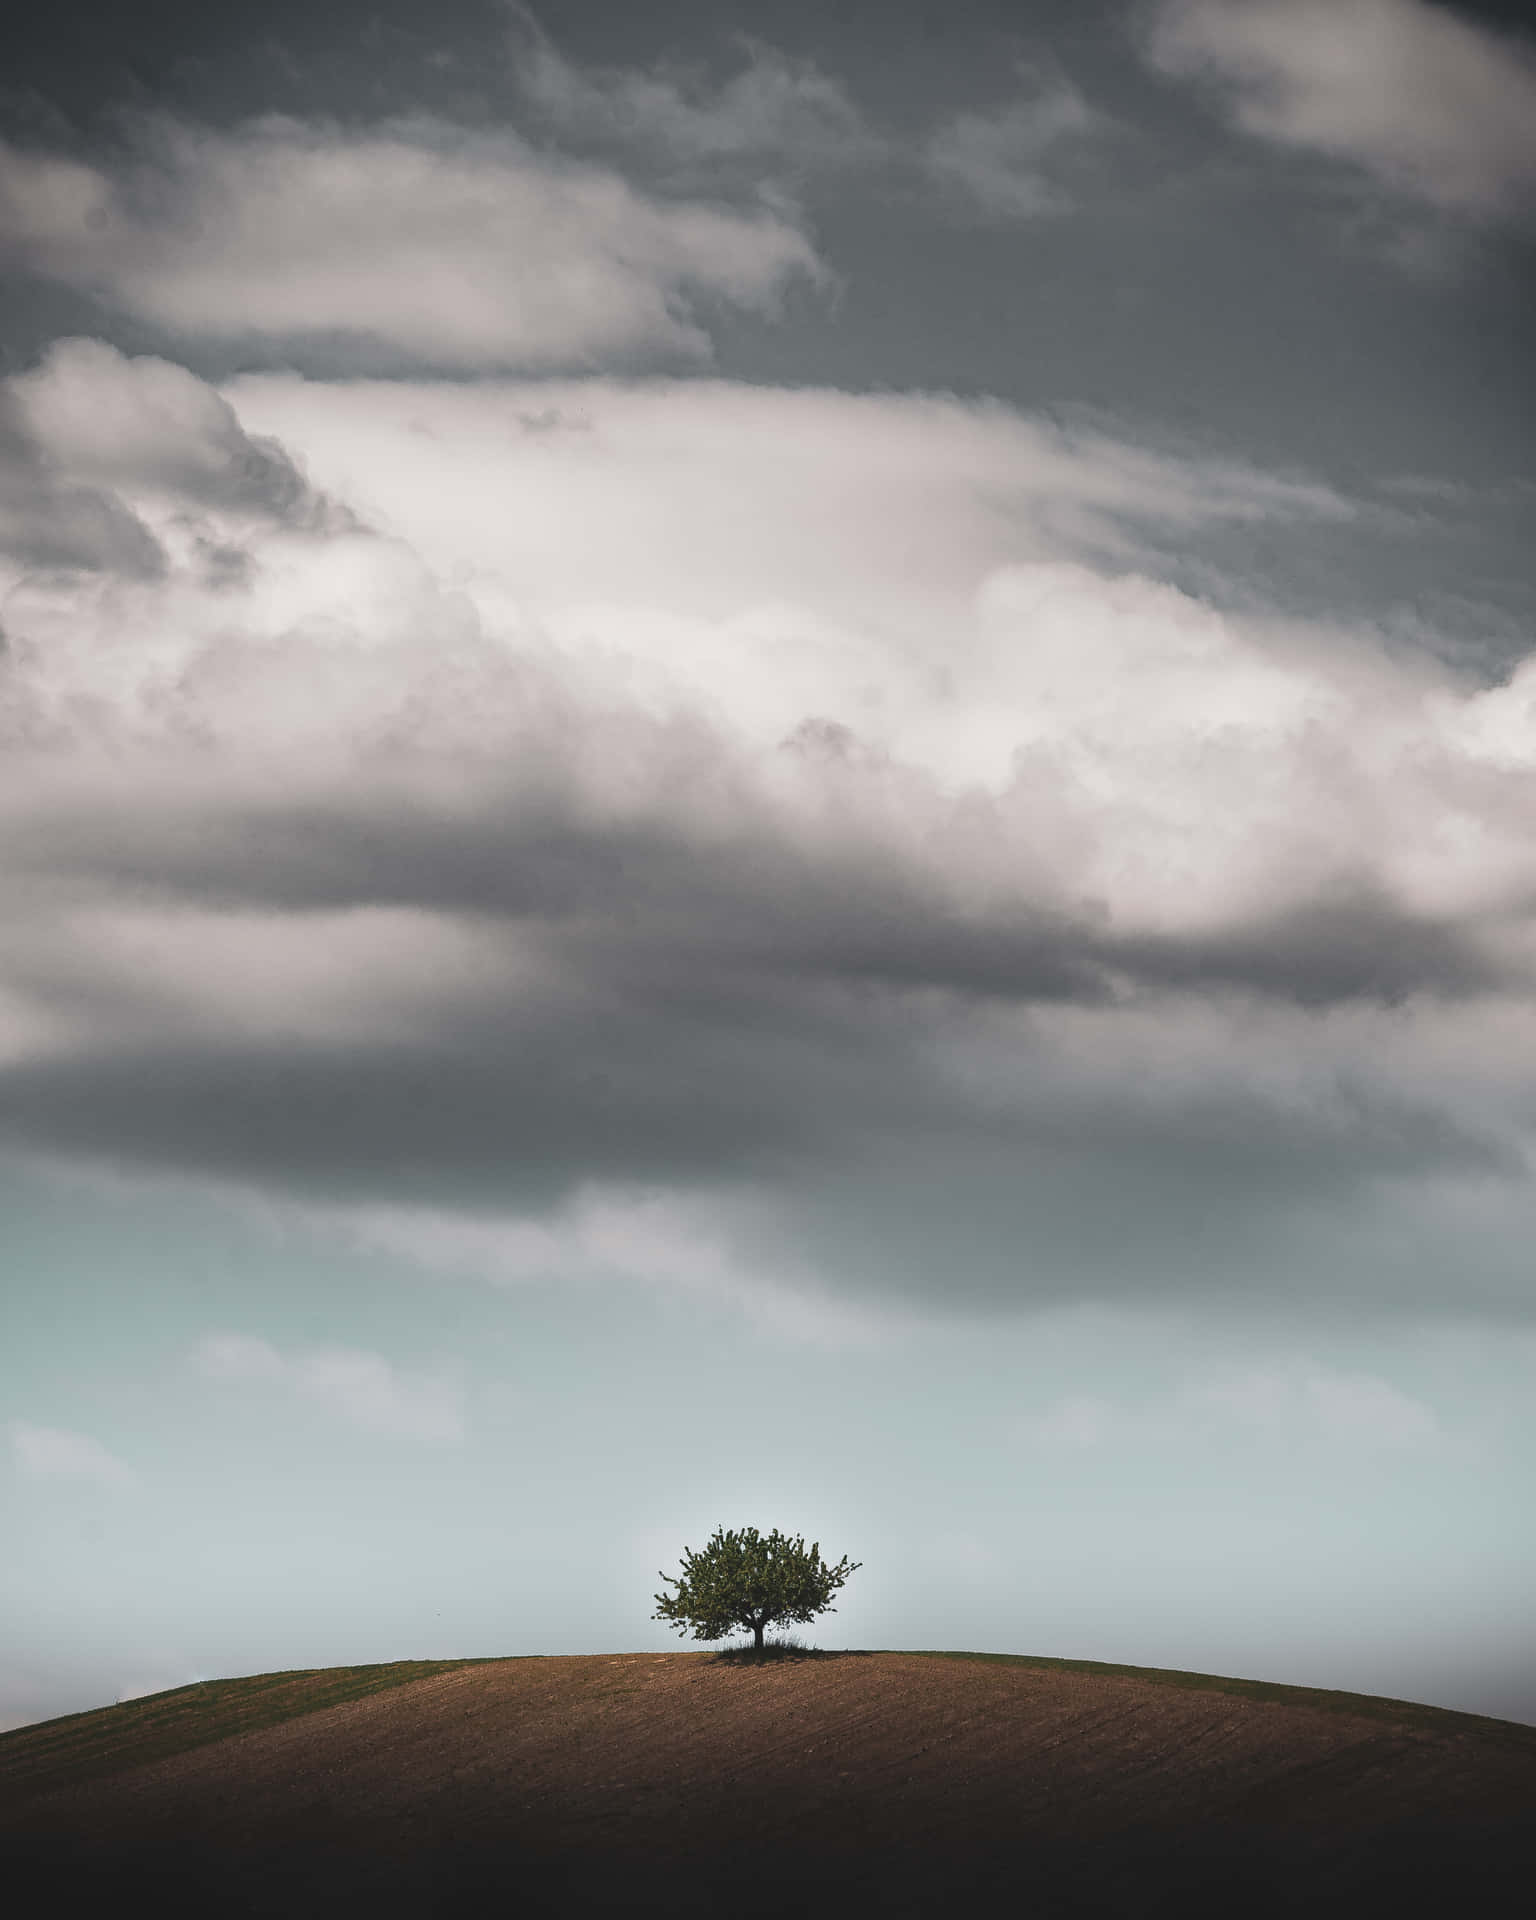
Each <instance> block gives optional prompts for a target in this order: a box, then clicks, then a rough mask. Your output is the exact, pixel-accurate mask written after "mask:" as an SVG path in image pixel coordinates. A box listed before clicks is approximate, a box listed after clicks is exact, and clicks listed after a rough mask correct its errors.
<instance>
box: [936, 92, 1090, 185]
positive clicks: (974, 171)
mask: <svg viewBox="0 0 1536 1920" xmlns="http://www.w3.org/2000/svg"><path fill="white" fill-rule="evenodd" d="M1026 78H1028V76H1026ZM1105 124H1106V123H1105V122H1104V121H1103V119H1102V118H1101V116H1100V115H1098V114H1097V113H1095V112H1094V111H1093V110H1092V108H1090V107H1089V105H1088V103H1087V101H1086V100H1084V98H1083V96H1082V94H1081V93H1080V92H1079V91H1078V90H1077V88H1076V87H1075V86H1073V85H1072V83H1071V82H1070V81H1069V80H1067V79H1066V78H1065V77H1064V76H1056V77H1052V78H1051V79H1049V80H1048V81H1047V82H1046V83H1045V84H1043V85H1041V84H1038V83H1037V84H1034V85H1032V86H1031V87H1030V88H1029V90H1028V92H1027V93H1026V94H1025V95H1024V97H1022V98H1020V99H1017V100H1011V101H1007V102H1005V103H1004V104H1003V105H1001V106H998V107H993V108H987V109H976V110H973V111H970V112H966V113H959V114H956V115H955V116H954V117H953V118H952V119H950V120H948V121H946V122H945V123H944V124H943V125H942V126H940V127H939V128H938V129H937V130H936V131H935V132H934V133H933V134H932V135H931V136H930V138H929V140H928V143H927V145H926V147H925V149H924V154H923V160H924V165H925V167H926V169H927V172H928V174H929V176H930V177H931V178H932V179H933V180H934V181H935V182H936V183H937V184H938V185H939V186H940V187H942V188H943V189H945V190H946V191H947V192H949V193H950V194H952V195H954V196H956V197H958V198H959V200H960V201H961V202H962V203H963V204H965V205H967V206H968V207H970V208H971V209H972V210H976V211H980V212H981V213H982V214H984V215H986V216H987V217H988V218H991V219H997V220H1032V219H1037V218H1039V217H1040V216H1042V215H1046V214H1056V213H1062V212H1065V211H1066V210H1067V209H1068V208H1069V207H1071V205H1072V195H1071V193H1070V192H1069V191H1068V190H1067V188H1066V186H1065V185H1064V184H1063V181H1062V180H1061V178H1060V177H1059V176H1060V171H1061V170H1060V165H1059V161H1060V153H1061V149H1062V148H1063V147H1070V146H1071V145H1072V144H1073V143H1076V142H1080V141H1082V140H1083V139H1084V138H1085V137H1088V136H1092V135H1096V134H1098V133H1099V132H1100V131H1101V130H1102V129H1103V127H1104V125H1105Z"/></svg>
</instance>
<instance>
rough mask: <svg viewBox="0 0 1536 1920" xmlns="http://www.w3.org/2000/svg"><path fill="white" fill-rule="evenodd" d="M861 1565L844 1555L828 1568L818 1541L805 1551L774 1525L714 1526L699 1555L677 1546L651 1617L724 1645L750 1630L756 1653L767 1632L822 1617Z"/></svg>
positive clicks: (799, 1542)
mask: <svg viewBox="0 0 1536 1920" xmlns="http://www.w3.org/2000/svg"><path fill="white" fill-rule="evenodd" d="M862 1565H863V1562H862V1561H859V1560H853V1561H850V1560H849V1558H848V1556H847V1555H846V1554H844V1556H843V1558H842V1559H841V1560H840V1561H839V1562H838V1563H837V1565H836V1566H835V1567H834V1566H831V1565H829V1564H828V1563H826V1562H825V1561H823V1559H822V1557H821V1544H820V1542H819V1541H818V1542H815V1543H814V1544H813V1545H812V1546H811V1547H810V1548H809V1549H807V1547H806V1544H805V1541H804V1539H803V1538H802V1537H801V1536H800V1535H798V1534H797V1535H796V1536H795V1538H794V1539H793V1540H791V1539H790V1538H789V1536H788V1535H787V1534H783V1533H780V1532H779V1530H778V1528H777V1527H775V1528H774V1530H773V1532H772V1533H770V1534H766V1535H764V1534H760V1533H759V1532H758V1530H757V1528H756V1527H742V1528H740V1529H738V1530H737V1531H735V1532H733V1533H727V1532H726V1530H725V1529H724V1528H723V1527H716V1529H715V1531H714V1533H713V1535H712V1536H711V1537H710V1540H709V1544H708V1545H707V1546H705V1547H704V1548H702V1549H701V1551H700V1552H698V1553H693V1552H691V1551H690V1550H689V1549H688V1548H686V1547H685V1548H684V1549H683V1570H682V1573H681V1574H670V1573H664V1574H662V1575H661V1578H662V1579H663V1580H664V1581H665V1582H666V1583H667V1585H668V1586H670V1587H676V1589H677V1591H676V1592H675V1593H670V1594H662V1593H658V1594H657V1595H656V1596H655V1597H656V1600H657V1602H658V1605H657V1609H656V1612H655V1613H653V1614H652V1615H651V1618H652V1619H653V1620H669V1621H671V1622H672V1623H673V1624H674V1625H675V1626H676V1627H677V1630H678V1632H679V1633H687V1632H688V1631H689V1630H690V1629H691V1630H692V1633H693V1637H694V1639H695V1640H723V1639H724V1638H725V1637H726V1635H727V1634H729V1633H732V1632H734V1631H735V1630H736V1629H738V1628H749V1629H750V1630H751V1632H752V1636H753V1645H754V1646H755V1648H756V1650H757V1651H758V1652H759V1653H761V1651H762V1647H763V1629H764V1628H765V1627H768V1626H771V1625H773V1624H774V1623H775V1622H777V1621H781V1620H796V1621H804V1620H813V1619H814V1618H815V1617H816V1615H817V1614H819V1613H826V1612H827V1611H829V1610H830V1609H831V1607H832V1596H833V1594H835V1593H836V1592H837V1591H838V1590H839V1589H840V1588H841V1587H842V1585H843V1583H844V1582H845V1581H846V1580H847V1579H848V1576H849V1575H850V1574H852V1573H856V1572H857V1571H858V1569H859V1567H860V1566H862Z"/></svg>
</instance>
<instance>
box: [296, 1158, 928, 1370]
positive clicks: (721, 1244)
mask: <svg viewBox="0 0 1536 1920" xmlns="http://www.w3.org/2000/svg"><path fill="white" fill-rule="evenodd" d="M734 1212H735V1209H734V1208H733V1207H732V1206H731V1205H730V1204H729V1203H727V1204H724V1205H722V1204H721V1203H720V1202H719V1201H718V1200H716V1201H713V1202H711V1201H710V1200H708V1199H705V1198H699V1197H689V1196H687V1195H684V1194H680V1193H675V1192H668V1191H666V1190H661V1189H653V1190H651V1191H644V1190H639V1191H637V1190H633V1189H630V1190H621V1189H611V1188H604V1187H602V1186H600V1185H596V1184H589V1185H586V1186H583V1187H582V1188H580V1189H578V1191H577V1192H576V1193H574V1194H573V1195H572V1196H571V1198H570V1199H569V1200H568V1201H567V1202H566V1203H565V1204H564V1205H563V1206H562V1207H561V1208H560V1209H559V1210H558V1212H557V1213H556V1214H555V1215H554V1216H553V1217H551V1218H547V1219H539V1220H518V1219H515V1218H506V1217H502V1218H497V1217H495V1216H490V1217H484V1216H481V1217H474V1218H470V1217H466V1216H464V1215H462V1214H457V1213H453V1212H447V1211H435V1210H429V1209H425V1208H409V1207H392V1206H388V1205H372V1206H360V1207H350V1208H345V1209H336V1210H334V1211H329V1212H326V1211H320V1210H310V1211H309V1212H308V1213H306V1214H305V1215H303V1216H302V1217H303V1218H305V1219H306V1220H307V1221H308V1222H309V1223H310V1224H311V1225H312V1226H314V1227H316V1228H318V1229H319V1230H320V1231H322V1232H325V1233H329V1234H339V1235H341V1236H342V1237H344V1238H346V1239H349V1240H352V1241H354V1242H355V1243H357V1244H360V1245H361V1246H363V1247H364V1248H368V1249H372V1250H375V1251H377V1252H381V1253H387V1254H390V1255H392V1256H394V1257H395V1258H401V1259H406V1260H410V1261H412V1262H414V1263H416V1264H417V1265H419V1266H422V1267H425V1268H427V1269H429V1270H432V1271H436V1272H439V1273H450V1274H463V1275H467V1276H472V1277H474V1278H477V1279H484V1280H489V1281H491V1282H492V1283H493V1284H496V1285H501V1286H525V1285H529V1284H543V1285H548V1284H550V1283H555V1284H565V1285H569V1284H571V1283H589V1282H598V1283H605V1282H610V1283H611V1282H615V1281H617V1282H619V1283H621V1284H624V1285H629V1286H639V1287H643V1288H644V1289H645V1290H646V1291H648V1292H650V1293H651V1294H653V1295H655V1296H657V1297H661V1298H670V1299H672V1300H674V1301H682V1302H686V1303H691V1304H692V1305H694V1306H697V1307H703V1308H706V1309H720V1308H724V1309H726V1310H729V1311H735V1312H739V1313H740V1314H742V1315H743V1316H744V1317H745V1318H746V1319H747V1320H749V1321H751V1322H753V1323H755V1324H756V1325H758V1326H759V1327H761V1328H763V1329H764V1330H765V1331H767V1332H770V1333H772V1334H774V1335H776V1336H778V1337H780V1338H783V1339H787V1340H790V1341H794V1342H797V1343H802V1344H806V1345H811V1346H821V1347H828V1348H832V1349H840V1348H846V1347H851V1348H861V1347H878V1346H882V1345H885V1344H887V1343H889V1342H890V1341H891V1340H893V1339H900V1338H902V1337H905V1336H908V1335H910V1334H912V1333H913V1332H914V1331H916V1330H917V1329H918V1328H919V1327H920V1325H921V1321H920V1320H919V1319H918V1318H916V1317H914V1316H913V1315H911V1314H904V1313H900V1312H896V1311H892V1310H890V1309H885V1310H883V1311H882V1310H881V1309H879V1308H877V1307H874V1306H872V1305H871V1306H865V1307H862V1308H861V1307H858V1306H854V1305H852V1304H850V1303H848V1302H845V1301H842V1300H839V1299H837V1298H836V1297H834V1296H832V1295H830V1294H828V1293H827V1292H826V1290H825V1289H824V1287H822V1286H820V1285H818V1283H817V1281H816V1278H815V1276H813V1275H811V1274H809V1273H807V1272H805V1271H796V1270H794V1269H793V1268H790V1269H788V1270H781V1271H773V1270H770V1269H766V1268H764V1267H763V1266H762V1265H760V1264H759V1265H756V1266H755V1265H754V1264H753V1263H752V1261H751V1260H750V1258H749V1257H746V1256H744V1255H743V1253H742V1251H741V1250H740V1248H739V1246H738V1245H735V1244H733V1242H734V1241H736V1240H737V1239H738V1234H737V1232H736V1231H735V1229H736V1228H737V1227H738V1226H739V1221H737V1220H736V1219H734V1218H733V1213H734Z"/></svg>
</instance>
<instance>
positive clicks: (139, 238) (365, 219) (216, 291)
mask: <svg viewBox="0 0 1536 1920" xmlns="http://www.w3.org/2000/svg"><path fill="white" fill-rule="evenodd" d="M0 258H7V259H9V261H10V262H11V263H12V264H13V265H14V266H20V267H24V268H26V269H28V270H29V271H31V272H33V273H36V274H38V275H41V276H43V277H44V278H47V279H51V280H57V281H61V282H63V283H64V284H66V285H68V286H71V287H75V288H78V289H80V290H82V291H84V292H88V293H90V294H92V295H94V296H95V297H97V298H98V299H100V300H102V301H104V302H106V303H107V304H108V305H109V306H111V307H114V308H116V309H117V310H118V311H120V312H122V313H126V314H130V315H132V316H134V317H135V318H137V319H140V320H143V321H148V322H150V323H152V324H154V325H156V326H158V327H161V328H164V329H165V330H166V331H167V332H168V334H169V335H170V336H172V337H186V336H194V337H205V338H206V337H211V338H216V339H224V340H232V341H242V340H254V339H266V340H272V339H276V340H282V341H287V342H300V343H303V342H308V343H310V344H312V345H316V344H318V345H321V346H324V345H326V344H329V345H330V346H332V347H336V346H338V345H340V346H345V347H348V348H350V350H352V351H353V352H356V351H359V350H362V351H364V352H371V353H373V354H374V355H375V357H377V356H378V355H380V354H383V355H384V356H386V357H393V358H395V359H404V360H405V361H407V362H411V363H415V364H427V365H431V366H436V367H443V368H450V369H456V370H461V369H479V368H501V369H505V368H524V369H543V368H551V367H578V368H580V367H590V366H596V365H608V364H619V365H628V364H636V363H641V364H644V363H656V362H660V363H663V364H665V363H668V362H677V361H683V362H688V361H694V360H698V359H701V358H707V357H708V355H709V351H710V341H709V333H708V328H707V323H706V321H705V319H704V318H702V317H701V315H702V313H703V311H704V310H705V309H707V308H708V307H710V306H711V304H718V303H724V305H726V306H728V307H736V308H745V309H749V310H752V311H756V312H772V311H773V310H774V309H775V308H776V307H777V305H778V303H779V301H780V299H781V298H782V296H783V294H784V292H785V289H786V287H787V286H788V285H789V284H790V283H791V282H792V281H795V280H797V279H801V280H812V281H815V280H818V279H820V278H821V277H823V271H824V270H823V268H822V265H821V262H820V261H819V259H818V256H817V254H816V252H815V250H814V248H813V246H812V244H811V242H810V240H809V239H808V238H807V237H806V235H805V234H804V233H803V232H802V231H801V230H800V228H799V227H798V226H797V225H796V224H795V223H794V222H793V220H792V219H790V218H789V217H787V216H786V215H785V214H784V213H783V212H782V211H780V210H775V209H770V208H768V207H764V206H756V207H751V206H749V207H747V208H744V209H738V210H733V209H730V208H725V207H721V206H719V205H717V204H709V203H706V202H703V201H687V200H666V199H658V198H655V197H653V196H649V195H647V194H645V193H642V192H640V191H639V190H637V189H636V188H634V187H631V186H630V185H628V184H627V183H626V182H625V180H624V179H622V178H621V177H620V176H619V175H618V174H616V173H613V172H611V171H608V170H606V169H603V168H600V167H595V166H591V165H585V164H581V163H578V162H575V161H568V160H564V159H561V158H559V157H558V156H555V155H552V154H550V153H547V152H543V151H540V150H537V149H535V148H533V147H531V146H529V145H527V144H525V143H524V142H523V141H522V140H520V139H519V138H518V137H517V136H516V135H514V134H512V133H495V134H492V133H472V132H466V131H464V130H462V129H457V128H454V127H451V126H449V125H447V124H445V123H441V122H437V121H433V120H431V119H427V118H422V117H416V118H411V119H406V120H401V121H398V122H394V123H391V124H388V125H381V126H377V127H372V128H369V129H365V130H362V131H353V130H346V129H342V128H339V127H333V126H321V125H311V124H307V123H303V122H300V121H297V120H293V119H285V118H281V117H277V116H268V117H266V118H263V119H258V120H254V121H251V122H250V123H248V124H246V125H243V126H239V127H234V128H224V129H215V128H208V127H197V126H192V125H187V124H183V123H181V122H177V121H172V120H169V119H163V118H162V119H152V120H148V121H145V122H143V123H142V124H141V126H140V129H139V133H138V137H137V139H136V141H135V143H134V145H133V146H132V148H131V149H130V151H129V152H128V154H127V156H126V159H125V161H124V163H123V164H122V165H121V166H120V167H119V168H117V169H115V170H113V171H106V170H103V169H102V168H101V167H99V166H96V165H93V164H88V163H86V162H84V161H81V160H78V159H74V158H71V157H68V156H65V155H61V154H52V153H47V152H41V151H36V150H23V149H20V148H17V147H14V146H7V145H4V144H0Z"/></svg>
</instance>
